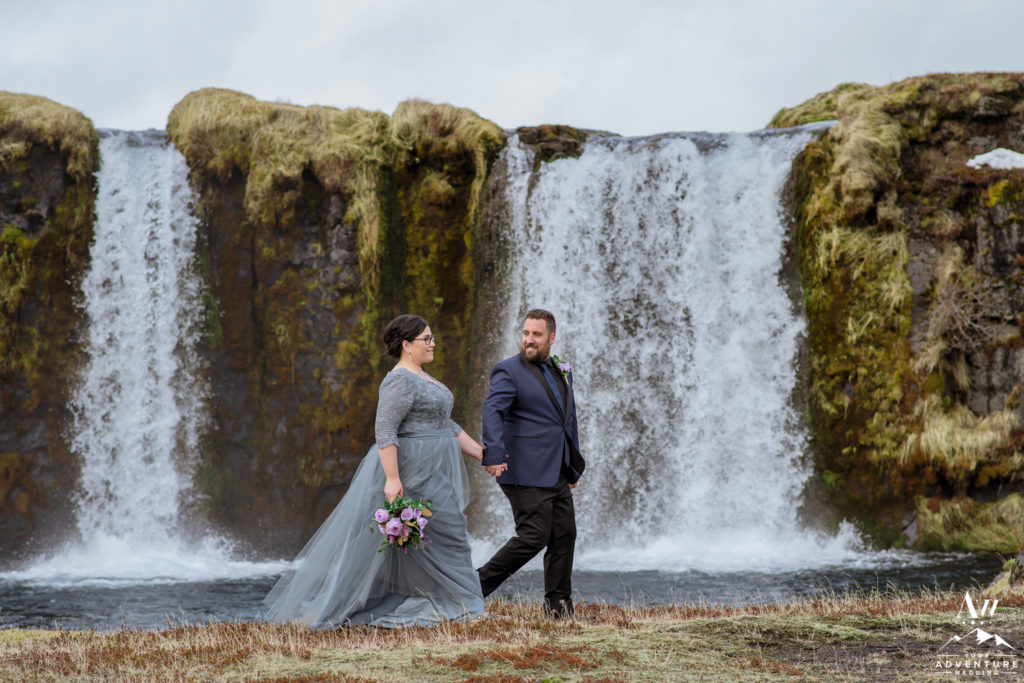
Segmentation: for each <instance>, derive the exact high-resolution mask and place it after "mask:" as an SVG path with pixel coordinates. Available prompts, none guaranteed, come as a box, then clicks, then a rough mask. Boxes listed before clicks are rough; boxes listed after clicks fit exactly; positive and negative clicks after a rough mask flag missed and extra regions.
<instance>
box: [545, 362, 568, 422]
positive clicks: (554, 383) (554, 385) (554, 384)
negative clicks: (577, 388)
mask: <svg viewBox="0 0 1024 683" xmlns="http://www.w3.org/2000/svg"><path fill="white" fill-rule="evenodd" d="M540 371H541V372H542V373H544V379H546V380H547V381H548V386H549V387H551V391H553V392H555V401H557V402H558V409H559V410H561V411H562V414H563V415H564V414H565V401H564V399H563V398H562V388H561V387H559V386H558V380H556V379H555V378H554V375H553V371H552V370H551V368H549V367H548V364H547V363H541V364H540Z"/></svg>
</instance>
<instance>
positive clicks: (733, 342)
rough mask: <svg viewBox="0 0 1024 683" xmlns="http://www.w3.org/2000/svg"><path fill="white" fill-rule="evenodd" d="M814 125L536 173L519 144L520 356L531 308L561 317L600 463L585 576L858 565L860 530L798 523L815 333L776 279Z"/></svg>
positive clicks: (515, 181) (588, 512) (589, 514)
mask: <svg viewBox="0 0 1024 683" xmlns="http://www.w3.org/2000/svg"><path fill="white" fill-rule="evenodd" d="M814 130H815V128H814V127H807V128H803V129H796V130H788V131H779V132H766V131H762V132H756V133H751V134H722V135H710V134H667V135H659V136H654V137H647V138H619V137H595V138H591V140H589V141H588V142H587V143H586V144H585V146H584V149H583V153H582V155H581V156H580V157H579V158H576V159H560V160H556V161H553V162H550V163H545V164H542V165H541V166H540V168H539V170H537V171H536V172H534V171H533V170H532V169H533V155H532V152H531V151H529V148H526V147H524V146H521V145H520V144H519V143H518V140H517V139H516V138H513V139H512V140H511V141H510V143H509V145H508V147H507V148H506V150H505V152H504V154H505V155H506V156H505V159H504V161H505V164H506V167H507V168H508V176H507V180H508V191H507V197H506V199H507V201H508V203H509V206H510V210H511V217H510V225H509V228H508V229H509V231H510V235H509V238H510V243H511V244H514V245H515V247H514V248H513V249H512V250H511V251H512V252H513V254H514V255H513V263H512V264H511V266H510V272H511V276H510V277H509V283H510V287H511V292H510V302H509V303H510V305H509V312H508V313H509V316H508V320H507V322H506V329H507V330H508V332H507V334H508V340H509V342H508V347H507V349H506V351H507V354H506V355H510V354H512V353H515V352H516V351H517V350H518V348H517V340H518V330H519V329H520V326H521V322H522V316H523V315H524V314H525V312H526V311H527V310H528V309H529V308H533V307H541V308H548V309H550V310H551V311H552V312H554V313H555V315H556V317H557V319H558V324H559V327H558V338H557V341H556V343H555V348H554V351H555V353H557V354H558V355H559V356H560V357H561V358H562V360H565V361H569V362H570V363H571V364H572V365H573V366H574V368H575V380H576V391H577V397H578V406H579V417H580V432H581V441H582V450H583V453H584V455H585V456H587V458H588V470H587V474H586V475H585V477H584V479H583V481H582V483H581V485H580V486H579V487H578V488H577V490H576V493H575V498H576V517H577V526H578V530H579V537H578V545H577V549H578V550H577V552H578V557H579V560H578V562H577V566H580V567H583V568H590V569H630V568H636V569H641V568H666V569H669V568H670V569H673V570H680V569H708V570H730V569H737V570H739V569H754V568H757V569H768V568H772V569H785V568H790V567H806V566H809V565H812V566H813V565H820V564H821V563H823V562H824V563H833V562H837V561H846V560H848V559H849V558H850V555H851V553H855V550H854V545H855V544H854V543H853V542H852V540H851V537H850V534H849V532H844V534H843V535H842V537H841V538H833V539H821V538H820V537H818V536H817V535H815V534H812V533H810V532H808V531H804V530H802V529H800V528H799V526H798V523H797V507H798V502H799V501H798V498H799V494H800V491H801V488H802V486H803V484H804V481H805V479H806V477H807V476H808V474H809V469H808V468H807V467H806V466H805V465H804V464H802V462H801V460H802V454H803V449H804V442H805V436H804V430H803V428H802V426H801V424H800V419H799V415H797V414H796V412H795V411H794V408H793V405H792V401H791V394H792V392H793V389H794V386H795V384H796V369H795V359H796V354H797V350H798V345H799V343H800V338H801V335H802V334H803V332H804V323H803V321H802V318H801V315H800V313H799V311H798V308H797V305H795V304H794V302H793V301H791V300H790V297H789V296H788V295H787V293H786V291H785V289H784V287H783V283H782V281H781V273H780V271H781V268H782V263H781V260H782V254H783V251H784V240H785V227H784V224H783V221H784V216H783V208H782V206H781V201H780V194H781V191H782V188H783V185H784V183H785V180H786V178H787V175H788V173H789V168H790V165H791V163H792V160H793V158H794V156H795V155H796V154H797V153H798V152H799V151H800V150H801V149H802V148H803V146H804V145H805V144H806V143H807V142H808V141H809V140H810V139H811V137H812V136H813V135H814ZM503 502H504V501H499V502H496V503H495V505H496V507H495V506H494V505H492V509H493V510H494V511H495V516H496V517H499V518H507V517H508V514H507V510H503V509H502V508H503V507H507V506H503V505H502V503H503ZM509 528H510V527H509ZM624 551H628V552H624Z"/></svg>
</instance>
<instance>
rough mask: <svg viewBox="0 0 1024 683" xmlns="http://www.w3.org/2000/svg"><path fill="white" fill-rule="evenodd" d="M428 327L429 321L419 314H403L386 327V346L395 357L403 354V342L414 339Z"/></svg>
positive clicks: (389, 353) (384, 338)
mask: <svg viewBox="0 0 1024 683" xmlns="http://www.w3.org/2000/svg"><path fill="white" fill-rule="evenodd" d="M425 329H427V321H426V320H424V319H423V318H421V317H419V316H418V315H406V314H402V315H400V316H398V317H397V318H395V319H394V320H392V321H391V322H389V323H388V326H387V327H385V328H384V336H383V341H384V346H385V347H386V348H387V350H388V355H389V356H391V357H393V358H400V357H401V356H402V342H404V341H412V340H413V339H415V338H416V337H418V336H419V334H420V332H422V331H423V330H425Z"/></svg>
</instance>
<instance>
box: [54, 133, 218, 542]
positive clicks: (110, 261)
mask: <svg viewBox="0 0 1024 683" xmlns="http://www.w3.org/2000/svg"><path fill="white" fill-rule="evenodd" d="M100 154H101V155H102V159H103V166H102V168H101V169H100V172H99V188H100V192H99V196H98V198H97V202H96V226H97V229H96V234H95V238H94V242H93V244H92V247H91V252H90V256H91V262H90V266H89V269H88V271H87V273H86V276H85V279H84V281H83V283H82V294H83V298H84V302H85V313H86V316H87V318H88V321H89V327H88V334H87V336H86V348H87V349H88V356H89V360H88V364H87V366H86V368H85V370H84V372H83V373H82V378H81V380H80V386H79V387H78V390H77V392H76V393H75V395H74V397H73V400H72V409H73V413H74V437H73V439H72V448H73V450H74V451H75V452H76V453H77V454H78V455H79V456H80V458H81V460H82V474H81V495H80V498H79V500H78V527H79V531H80V532H81V534H82V537H83V538H97V537H104V536H112V537H116V538H119V539H122V540H123V541H126V542H129V543H131V544H132V545H133V546H135V547H139V546H140V544H141V545H148V544H152V545H154V546H156V547H159V546H162V545H165V544H166V543H167V542H169V541H171V540H172V539H175V538H177V537H178V536H179V535H180V529H181V524H182V520H181V516H180V514H179V509H180V505H181V503H182V500H181V498H182V497H183V496H185V495H187V493H188V491H189V489H190V487H191V481H190V473H191V471H192V469H193V467H194V463H195V459H196V454H197V452H198V448H199V435H200V433H201V430H202V427H203V415H204V409H205V404H206V397H207V388H206V386H205V385H204V384H203V381H202V379H201V377H200V373H199V372H197V370H198V360H197V356H196V354H195V347H196V342H197V341H198V335H199V332H200V322H201V321H200V315H201V312H202V304H201V299H200V287H201V282H200V280H199V278H198V277H197V275H196V273H195V272H194V269H193V264H192V260H193V258H194V254H195V240H196V220H195V218H194V217H193V216H192V213H191V201H192V195H191V191H190V188H189V186H188V177H187V174H188V169H187V167H186V165H185V160H184V159H183V158H182V156H181V155H180V154H179V153H177V151H176V150H175V149H174V148H173V147H172V146H171V145H170V144H169V143H168V142H167V140H166V139H165V138H164V136H163V135H162V134H158V133H156V134H154V133H119V134H113V135H108V136H106V137H104V138H103V140H102V141H101V142H100Z"/></svg>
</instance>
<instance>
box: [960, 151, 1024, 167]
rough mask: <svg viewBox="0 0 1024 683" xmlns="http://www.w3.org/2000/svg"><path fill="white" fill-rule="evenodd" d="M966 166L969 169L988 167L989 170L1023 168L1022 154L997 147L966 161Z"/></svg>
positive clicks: (1023, 157) (1023, 155) (1023, 156)
mask: <svg viewBox="0 0 1024 683" xmlns="http://www.w3.org/2000/svg"><path fill="white" fill-rule="evenodd" d="M967 165H968V166H970V167H971V168H981V167H982V166H988V167H989V168H998V169H1004V170H1005V169H1010V168H1024V154H1021V153H1020V152H1014V151H1013V150H1012V149H1006V148H1005V147H999V148H998V149H994V150H992V151H991V152H986V153H985V154H979V155H978V156H976V157H974V158H973V159H971V160H970V161H968V162H967Z"/></svg>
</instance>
